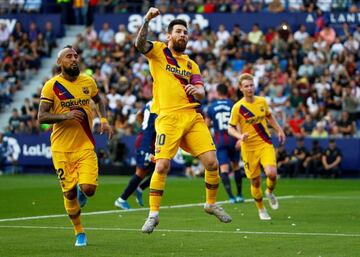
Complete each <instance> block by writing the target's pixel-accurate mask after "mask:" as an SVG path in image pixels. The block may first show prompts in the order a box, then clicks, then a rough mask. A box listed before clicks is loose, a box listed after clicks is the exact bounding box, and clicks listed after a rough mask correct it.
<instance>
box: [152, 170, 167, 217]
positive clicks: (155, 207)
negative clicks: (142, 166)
mask: <svg viewBox="0 0 360 257" xmlns="http://www.w3.org/2000/svg"><path fill="white" fill-rule="evenodd" d="M165 180H166V175H164V174H159V173H157V171H155V172H154V173H153V175H152V177H151V181H150V197H149V205H150V211H151V212H158V211H159V209H160V202H161V198H162V195H163V193H164V188H165Z"/></svg>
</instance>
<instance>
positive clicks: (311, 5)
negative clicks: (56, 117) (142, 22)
mask: <svg viewBox="0 0 360 257" xmlns="http://www.w3.org/2000/svg"><path fill="white" fill-rule="evenodd" d="M150 6H157V7H158V8H159V10H160V12H162V13H239V12H246V13H254V12H271V13H281V12H308V13H311V12H315V11H318V10H319V11H322V12H330V11H331V12H350V13H356V12H358V11H359V8H360V2H359V1H357V0H311V1H310V0H220V1H215V0H146V1H140V0H132V1H122V0H88V1H86V0H10V1H7V0H6V1H5V0H2V1H1V0H0V14H7V13H12V14H14V13H61V14H62V17H63V21H64V23H66V24H87V25H89V24H91V23H92V21H93V15H94V13H145V12H146V11H147V10H148V9H149V7H150Z"/></svg>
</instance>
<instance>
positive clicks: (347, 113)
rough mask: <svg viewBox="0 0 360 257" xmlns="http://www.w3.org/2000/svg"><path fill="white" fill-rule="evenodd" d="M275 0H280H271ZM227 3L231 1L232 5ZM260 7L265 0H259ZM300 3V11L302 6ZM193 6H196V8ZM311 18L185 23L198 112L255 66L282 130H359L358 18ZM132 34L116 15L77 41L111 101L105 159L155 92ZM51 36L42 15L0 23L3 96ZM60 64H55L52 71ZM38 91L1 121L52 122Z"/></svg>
mask: <svg viewBox="0 0 360 257" xmlns="http://www.w3.org/2000/svg"><path fill="white" fill-rule="evenodd" d="M94 2H96V1H94ZM150 2H151V1H150ZM156 2H158V6H160V7H161V6H162V5H164V6H167V8H168V9H167V10H170V11H171V8H173V11H174V12H177V11H176V10H177V9H176V8H175V7H176V6H182V5H181V4H183V3H184V2H189V3H190V6H191V3H193V4H194V5H195V4H196V5H197V8H198V7H199V5H198V4H199V3H201V4H202V5H203V7H204V9H203V12H208V11H206V10H208V9H207V8H205V6H208V5H215V7H216V8H215V7H214V11H219V10H218V9H217V8H221V6H223V5H224V6H225V5H226V6H228V5H230V6H232V5H238V6H242V7H243V6H246V5H252V4H255V3H258V4H260V3H262V1H216V3H215V1H176V2H171V1H156ZM274 2H278V3H280V4H281V3H282V1H276V0H275V1H274ZM290 2H292V3H295V2H296V3H297V2H298V1H289V2H288V4H287V8H289V6H290ZM325 2H326V3H328V4H329V5H330V6H331V5H332V4H333V3H334V2H331V1H318V2H317V4H319V3H322V4H324V3H325ZM337 2H338V3H339V1H337ZM98 3H99V4H100V2H98ZM106 3H109V4H110V3H111V4H113V3H115V2H114V1H104V3H103V4H106ZM169 3H172V4H171V5H169ZM272 3H273V2H271V3H267V5H270V4H272ZM306 3H307V1H304V3H303V4H302V5H301V6H302V7H305V6H308V5H314V2H313V1H310V2H309V3H308V5H307V4H306ZM341 3H344V4H345V3H347V5H346V6H347V8H348V7H349V8H350V7H351V8H353V5H352V2H350V1H341ZM111 4H110V6H111ZM170 6H171V8H170ZM259 6H260V5H259ZM261 6H266V5H261ZM186 8H189V6H188V5H187V7H186ZM315 8H317V7H315ZM318 8H319V9H321V10H323V7H320V6H318ZM330 8H332V7H330ZM354 8H355V7H354ZM145 9H146V8H145ZM175 9H176V10H175ZM225 9H226V8H225ZM225 9H224V10H225ZM240 9H241V10H242V11H245V10H243V8H240ZM269 9H270V7H269ZM226 10H228V11H233V9H232V8H230V9H226ZM256 10H258V9H256ZM261 10H264V9H263V7H262V9H261ZM299 10H300V11H304V9H302V8H300V9H299ZM183 11H185V12H191V10H188V9H185V7H184V8H183V9H181V12H183ZM193 11H196V12H198V11H199V10H198V9H196V8H195V9H193ZM269 11H270V10H269ZM179 12H180V10H179ZM316 25H317V27H316V32H315V33H310V32H309V31H307V29H306V27H305V26H300V27H299V28H298V29H297V30H295V31H292V30H291V28H290V26H289V25H288V24H286V23H282V24H279V26H278V27H276V28H269V29H268V30H266V31H265V30H264V31H263V30H261V28H260V27H259V26H258V24H253V26H252V30H251V31H249V32H244V31H243V30H242V28H241V25H234V26H233V28H231V29H229V30H228V29H226V28H225V27H224V26H222V25H221V26H219V28H206V29H204V30H201V29H200V27H199V26H198V25H196V24H190V27H189V34H190V40H189V43H188V48H187V50H186V53H187V54H188V55H190V57H191V58H193V59H194V60H195V61H196V62H197V63H198V65H199V67H200V69H201V71H202V75H203V79H204V82H205V87H206V91H207V97H206V100H205V101H203V103H202V104H203V105H202V106H203V108H204V112H206V106H207V105H208V104H209V103H210V102H211V101H212V100H213V99H214V96H215V89H216V86H217V85H218V84H219V83H223V84H225V85H227V86H228V88H229V91H230V96H231V97H232V100H233V101H236V100H237V99H239V98H240V97H241V93H240V91H239V90H238V83H237V78H238V76H239V75H240V74H241V73H243V72H248V73H252V74H254V76H255V82H256V89H257V93H258V94H259V95H262V96H264V97H266V99H267V101H268V103H269V104H270V106H271V107H272V111H273V112H274V113H275V114H276V116H277V119H278V120H279V121H280V123H281V126H283V127H284V129H285V131H286V134H287V135H288V136H295V137H313V138H328V137H332V138H336V137H354V136H359V134H360V115H359V114H360V102H359V99H360V50H359V48H360V47H359V45H360V25H358V26H357V28H355V29H352V28H350V27H349V25H348V24H346V23H344V24H343V27H342V29H341V30H338V31H335V30H334V28H333V27H331V26H329V25H328V23H327V22H326V20H325V19H324V17H323V16H322V15H321V12H319V16H318V18H317V20H316ZM134 36H135V35H132V34H130V33H129V32H128V31H127V30H126V26H125V24H119V26H118V31H114V30H112V29H111V28H110V26H109V24H107V23H105V24H103V27H102V29H101V30H100V31H95V30H94V29H93V27H92V26H88V27H87V28H86V30H85V32H84V33H83V34H81V35H78V37H77V41H76V42H75V43H74V46H75V48H76V49H78V52H79V53H80V55H81V59H82V62H81V69H82V71H83V72H86V73H87V74H89V75H90V76H93V78H94V79H95V80H96V82H97V84H98V86H99V88H100V91H101V93H102V96H103V97H104V99H106V101H107V104H108V117H109V121H110V123H111V124H112V126H113V127H114V129H115V131H116V133H117V136H115V137H114V139H113V141H112V142H110V147H109V149H110V154H109V153H102V154H103V155H104V156H105V157H104V158H105V159H106V158H109V155H110V156H111V155H113V156H112V157H111V158H110V159H112V160H115V159H119V158H116V156H115V155H116V153H117V152H119V149H117V148H118V146H119V144H118V140H119V138H120V137H121V136H123V135H133V134H136V133H137V132H138V131H139V124H138V123H137V122H136V119H135V115H136V112H137V111H138V110H140V109H141V108H142V106H143V105H144V103H145V102H147V101H148V100H150V99H151V97H152V95H151V92H152V78H151V76H150V73H149V66H148V64H147V61H146V58H145V57H144V56H142V55H141V54H140V53H139V52H138V51H137V50H136V49H135V47H134V45H133V42H134ZM149 37H150V38H151V39H152V40H161V41H165V39H166V32H165V31H162V32H161V33H159V34H156V33H153V32H151V33H150V34H149ZM55 45H56V38H55V36H54V35H53V33H51V23H47V24H46V25H45V29H43V30H42V31H39V30H38V28H37V27H36V24H32V25H30V28H29V29H28V30H26V32H25V30H24V29H23V28H22V26H21V24H20V23H18V24H17V25H16V29H15V30H14V32H13V33H12V34H10V33H9V32H6V28H5V30H4V26H2V25H1V24H0V59H1V64H0V71H1V72H0V98H1V99H0V100H1V101H0V102H1V105H7V104H8V103H10V102H11V95H12V93H13V92H14V91H16V90H17V89H19V88H21V87H23V85H24V84H26V83H24V81H26V80H27V79H30V78H31V76H30V74H32V73H33V72H29V71H36V70H37V69H38V68H39V66H40V63H41V56H47V55H49V54H50V52H51V49H52V47H54V46H55ZM57 72H58V70H57V68H56V67H54V69H53V74H56V73H57ZM46 79H47V78H46ZM39 94H40V88H39V91H38V92H37V93H35V94H34V95H33V96H32V98H30V97H29V98H26V99H25V102H24V104H23V107H22V108H21V110H16V109H14V110H12V117H11V118H10V120H9V124H8V127H7V131H9V132H11V133H31V134H37V133H41V132H42V131H46V130H49V129H50V128H51V127H50V126H41V127H40V126H39V124H38V121H37V120H36V116H37V107H38V103H39V97H40V95H39ZM1 105H0V107H1ZM94 115H96V110H94ZM98 124H99V120H95V123H94V131H95V133H97V132H98V131H99V126H98ZM120 152H121V150H120ZM114 156H115V157H114Z"/></svg>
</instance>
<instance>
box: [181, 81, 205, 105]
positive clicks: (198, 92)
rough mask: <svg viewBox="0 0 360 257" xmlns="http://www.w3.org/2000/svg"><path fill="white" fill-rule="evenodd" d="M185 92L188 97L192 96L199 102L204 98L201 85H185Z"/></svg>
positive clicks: (203, 90)
mask: <svg viewBox="0 0 360 257" xmlns="http://www.w3.org/2000/svg"><path fill="white" fill-rule="evenodd" d="M184 88H185V92H186V94H188V95H192V96H194V97H195V99H196V100H198V101H200V100H202V99H203V98H204V97H205V89H204V86H203V85H202V84H195V85H193V84H187V85H186V86H184Z"/></svg>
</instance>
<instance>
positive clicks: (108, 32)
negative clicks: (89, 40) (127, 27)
mask: <svg viewBox="0 0 360 257" xmlns="http://www.w3.org/2000/svg"><path fill="white" fill-rule="evenodd" d="M114 35H115V33H114V31H113V30H112V29H111V28H110V26H109V23H107V22H105V23H104V24H103V28H102V30H100V33H99V39H100V42H101V43H102V44H104V45H105V46H110V44H111V43H112V42H113V38H114Z"/></svg>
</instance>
